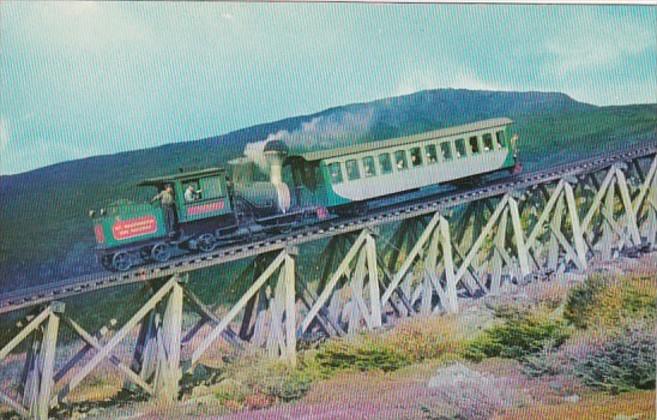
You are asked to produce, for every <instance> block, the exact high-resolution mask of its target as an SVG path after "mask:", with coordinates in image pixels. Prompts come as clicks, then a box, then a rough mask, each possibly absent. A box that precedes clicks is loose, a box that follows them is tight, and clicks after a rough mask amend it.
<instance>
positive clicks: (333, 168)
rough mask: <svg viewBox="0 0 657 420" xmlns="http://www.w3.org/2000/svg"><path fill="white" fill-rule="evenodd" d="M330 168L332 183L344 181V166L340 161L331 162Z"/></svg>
mask: <svg viewBox="0 0 657 420" xmlns="http://www.w3.org/2000/svg"><path fill="white" fill-rule="evenodd" d="M328 170H329V175H330V176H331V183H332V184H339V183H341V182H342V168H341V167H340V162H333V163H329V165H328Z"/></svg>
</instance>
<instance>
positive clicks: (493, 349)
mask: <svg viewBox="0 0 657 420" xmlns="http://www.w3.org/2000/svg"><path fill="white" fill-rule="evenodd" d="M498 315H499V316H501V317H502V318H504V322H503V323H502V324H498V325H495V326H493V327H491V328H490V329H488V330H486V331H484V333H483V334H481V335H480V336H479V337H477V338H475V339H474V340H472V341H471V342H470V343H469V344H468V346H467V348H466V350H465V356H466V357H467V358H469V359H472V360H478V361H480V360H483V359H484V358H487V357H505V358H511V359H516V360H522V359H523V358H525V357H527V356H528V355H531V354H534V353H537V352H540V351H541V350H543V349H544V348H545V347H546V346H552V347H555V348H556V347H559V346H560V345H561V344H563V342H564V341H565V340H566V339H567V338H568V337H569V336H570V331H569V329H568V327H567V325H566V323H565V322H564V321H562V320H560V319H553V318H551V317H549V316H548V315H547V314H544V313H542V312H537V313H531V312H529V311H526V310H520V309H517V310H514V309H512V308H505V309H504V310H502V311H500V312H498Z"/></svg>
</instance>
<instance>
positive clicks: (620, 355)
mask: <svg viewBox="0 0 657 420" xmlns="http://www.w3.org/2000/svg"><path fill="white" fill-rule="evenodd" d="M652 328H654V327H648V326H646V325H635V326H631V327H629V328H627V329H624V330H619V331H618V332H617V333H616V334H614V335H613V336H611V337H609V338H608V339H607V340H605V341H603V342H602V343H601V344H600V345H597V346H593V348H591V349H590V351H589V352H587V354H586V355H585V356H584V358H583V359H581V360H578V361H575V373H576V374H577V375H578V376H579V377H581V378H582V380H583V381H584V383H585V384H587V385H589V386H591V387H593V388H598V389H603V390H606V391H610V392H624V391H630V390H633V389H654V388H655V374H656V372H655V362H656V360H655V338H656V337H655V333H654V330H653V329H652Z"/></svg>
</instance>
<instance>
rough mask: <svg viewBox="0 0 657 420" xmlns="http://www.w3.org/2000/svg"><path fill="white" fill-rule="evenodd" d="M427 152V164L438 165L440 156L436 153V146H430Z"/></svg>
mask: <svg viewBox="0 0 657 420" xmlns="http://www.w3.org/2000/svg"><path fill="white" fill-rule="evenodd" d="M425 152H426V154H427V162H428V163H429V164H432V163H436V161H437V160H438V155H437V152H436V146H434V145H432V144H430V145H428V146H427V147H426V148H425Z"/></svg>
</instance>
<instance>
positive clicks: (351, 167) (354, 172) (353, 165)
mask: <svg viewBox="0 0 657 420" xmlns="http://www.w3.org/2000/svg"><path fill="white" fill-rule="evenodd" d="M345 167H346V168H347V179H349V181H353V180H355V179H358V178H360V171H359V170H358V161H356V160H355V159H352V160H348V161H347V162H345Z"/></svg>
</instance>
